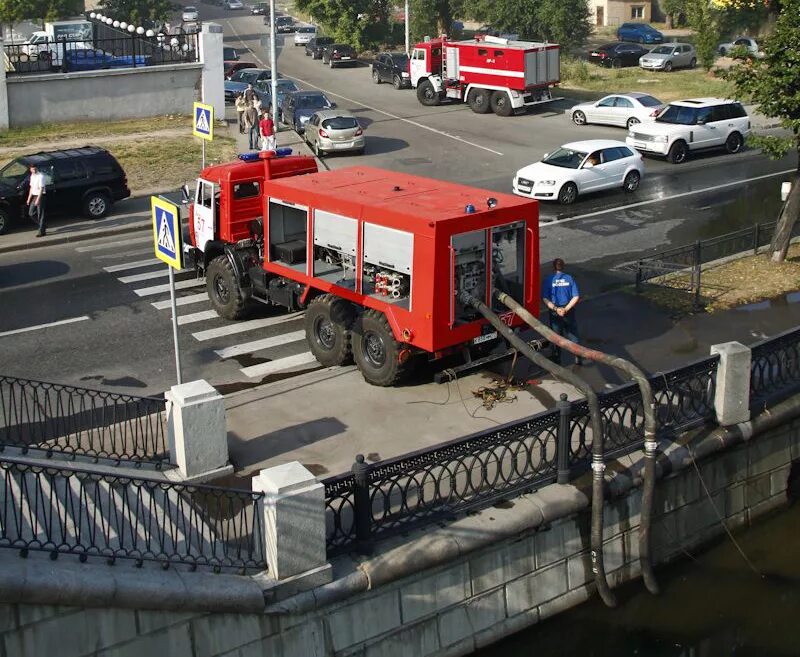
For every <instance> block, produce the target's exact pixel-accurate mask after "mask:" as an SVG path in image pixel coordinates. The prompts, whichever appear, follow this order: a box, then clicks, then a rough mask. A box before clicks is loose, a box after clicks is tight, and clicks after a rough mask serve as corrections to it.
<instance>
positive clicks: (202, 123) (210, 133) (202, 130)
mask: <svg viewBox="0 0 800 657" xmlns="http://www.w3.org/2000/svg"><path fill="white" fill-rule="evenodd" d="M192 116H193V117H194V125H193V126H192V134H193V135H194V136H195V137H200V138H202V139H207V140H208V141H211V140H212V139H214V107H213V106H212V105H203V103H195V104H194V112H192Z"/></svg>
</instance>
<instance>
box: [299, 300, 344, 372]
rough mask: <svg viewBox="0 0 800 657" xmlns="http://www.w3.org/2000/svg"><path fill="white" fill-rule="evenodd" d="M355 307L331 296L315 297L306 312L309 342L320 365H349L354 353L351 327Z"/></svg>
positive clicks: (307, 339) (307, 338)
mask: <svg viewBox="0 0 800 657" xmlns="http://www.w3.org/2000/svg"><path fill="white" fill-rule="evenodd" d="M354 315H355V313H354V312H353V306H352V305H351V304H349V303H348V302H347V301H345V300H344V299H340V298H339V297H336V296H334V295H332V294H323V295H322V296H319V297H316V298H315V299H313V300H312V301H311V303H309V304H308V308H306V316H305V324H306V341H307V342H308V347H309V349H310V350H311V353H312V354H314V357H315V358H316V359H317V360H318V361H319V363H320V365H323V366H325V367H331V366H333V365H344V364H345V363H347V362H349V361H350V359H351V357H352V355H353V352H352V349H351V342H350V327H351V326H352V325H353V319H354Z"/></svg>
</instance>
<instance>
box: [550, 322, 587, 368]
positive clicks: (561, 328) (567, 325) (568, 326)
mask: <svg viewBox="0 0 800 657" xmlns="http://www.w3.org/2000/svg"><path fill="white" fill-rule="evenodd" d="M549 315H550V328H551V329H553V330H554V331H555V332H556V333H558V334H559V335H560V336H561V337H563V338H566V339H567V340H571V341H572V342H574V343H575V344H580V343H581V341H580V338H579V337H578V320H577V319H576V317H575V310H574V309H573V310H571V311H570V312H568V313H567V314H566V315H564V316H563V317H559V316H558V315H557V314H556V313H554V312H553V311H552V310H551V311H550V312H549ZM553 359H554V360H555V361H556V362H557V363H560V362H561V349H560V348H559V347H557V346H556V345H553ZM575 360H576V362H578V363H580V362H581V359H580V358H576V359H575Z"/></svg>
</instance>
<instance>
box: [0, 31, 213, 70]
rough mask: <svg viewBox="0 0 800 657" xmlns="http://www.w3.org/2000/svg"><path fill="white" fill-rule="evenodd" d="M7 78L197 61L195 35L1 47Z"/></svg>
mask: <svg viewBox="0 0 800 657" xmlns="http://www.w3.org/2000/svg"><path fill="white" fill-rule="evenodd" d="M3 53H4V55H5V57H4V59H5V68H6V73H7V74H8V75H15V74H28V73H53V72H63V73H68V72H73V71H95V70H100V69H116V68H137V67H142V66H159V65H163V64H178V63H186V62H196V61H199V49H198V35H197V34H180V35H176V36H169V35H160V37H145V36H140V35H138V34H132V35H120V36H114V37H111V38H104V39H98V38H94V39H92V40H86V41H81V40H74V41H68V40H66V39H62V40H57V41H45V42H42V43H38V44H5V45H4V46H3Z"/></svg>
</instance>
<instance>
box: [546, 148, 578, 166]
mask: <svg viewBox="0 0 800 657" xmlns="http://www.w3.org/2000/svg"><path fill="white" fill-rule="evenodd" d="M586 155H587V154H586V153H582V152H580V151H573V150H572V149H570V148H559V149H558V150H556V151H553V152H552V153H550V154H549V155H548V156H547V157H546V158H544V159H543V160H542V162H544V163H545V164H552V165H553V166H554V167H561V168H563V169H577V168H578V167H579V166H580V165H581V163H582V162H583V161H584V160H585V159H586Z"/></svg>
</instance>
